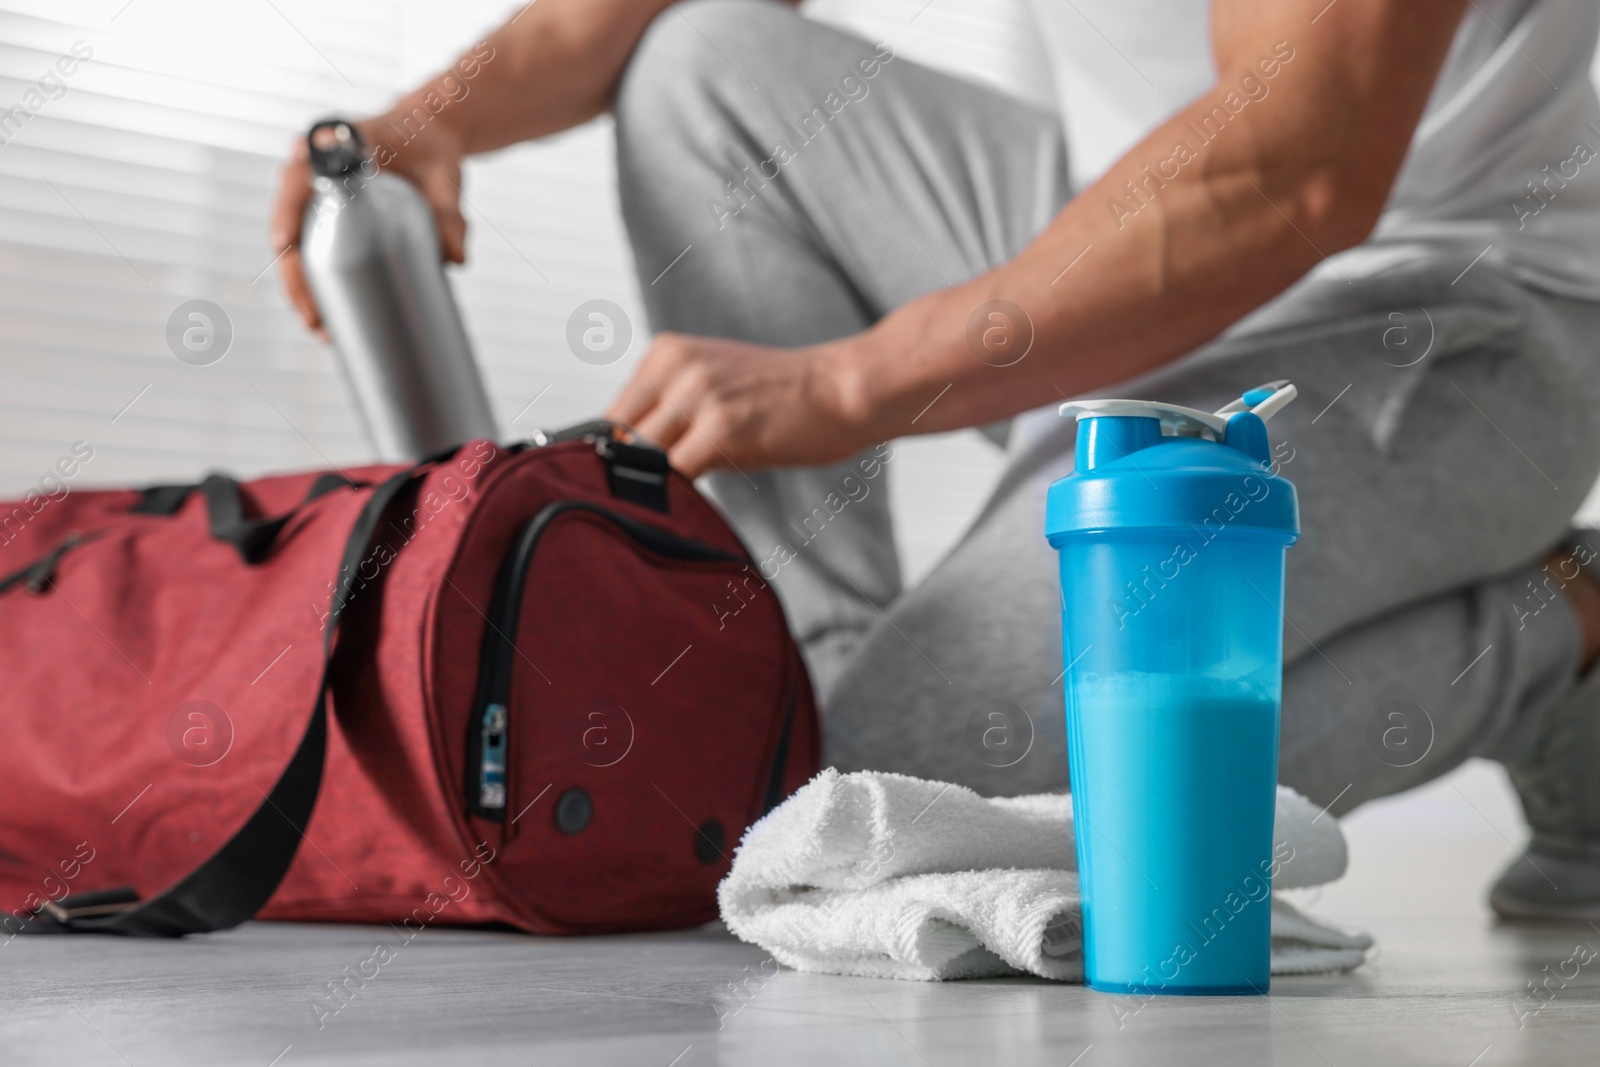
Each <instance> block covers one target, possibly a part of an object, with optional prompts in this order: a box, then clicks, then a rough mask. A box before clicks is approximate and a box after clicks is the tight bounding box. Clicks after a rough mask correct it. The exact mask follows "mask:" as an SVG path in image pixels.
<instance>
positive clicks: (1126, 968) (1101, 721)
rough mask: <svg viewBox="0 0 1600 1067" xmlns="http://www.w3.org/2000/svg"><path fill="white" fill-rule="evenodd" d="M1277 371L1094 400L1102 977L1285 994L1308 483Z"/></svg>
mask: <svg viewBox="0 0 1600 1067" xmlns="http://www.w3.org/2000/svg"><path fill="white" fill-rule="evenodd" d="M1294 395H1295V390H1294V386H1293V385H1290V384H1289V383H1288V382H1272V383H1269V384H1268V385H1264V386H1261V387H1259V388H1256V389H1252V390H1250V391H1249V392H1247V393H1245V394H1244V396H1243V397H1242V398H1240V399H1239V400H1236V401H1233V402H1232V403H1230V404H1228V405H1227V406H1225V407H1223V408H1222V409H1221V410H1220V411H1217V412H1215V413H1209V412H1203V411H1196V410H1194V409H1191V408H1184V407H1179V406H1177V405H1171V404H1151V403H1145V402H1143V401H1132V400H1091V401H1081V402H1075V403H1068V404H1064V405H1062V408H1061V413H1062V414H1063V415H1069V414H1070V415H1076V416H1077V419H1078V438H1077V451H1076V455H1075V464H1074V471H1073V473H1072V474H1070V475H1068V476H1067V477H1065V478H1062V479H1061V480H1059V481H1057V482H1056V483H1055V484H1054V485H1052V486H1051V487H1050V492H1049V496H1048V499H1047V503H1046V518H1045V524H1046V534H1047V535H1048V537H1049V540H1050V544H1051V545H1052V546H1053V547H1054V548H1055V549H1056V550H1057V552H1058V553H1059V555H1060V562H1061V599H1062V617H1061V622H1062V627H1061V629H1062V645H1063V648H1062V651H1063V655H1064V660H1063V662H1064V663H1065V664H1066V673H1065V683H1066V685H1065V688H1066V705H1067V708H1066V710H1067V745H1068V750H1069V758H1070V763H1071V773H1072V802H1073V821H1074V827H1075V831H1076V837H1077V850H1078V874H1079V883H1080V887H1081V889H1082V893H1083V918H1084V980H1085V981H1086V982H1087V983H1088V984H1089V985H1090V986H1092V987H1093V988H1095V989H1100V990H1107V991H1112V992H1126V993H1141V994H1150V993H1189V994H1216V993H1265V992H1266V991H1267V985H1268V951H1269V941H1270V932H1271V903H1270V895H1271V888H1272V886H1271V876H1272V874H1273V873H1274V872H1275V870H1276V867H1275V866H1274V864H1275V862H1276V861H1277V860H1281V859H1282V857H1278V858H1276V860H1275V857H1274V856H1273V854H1272V824H1273V808H1274V802H1275V798H1276V788H1277V779H1278V713H1279V706H1280V702H1281V698H1282V680H1283V629H1282V627H1283V618H1284V617H1283V571H1284V552H1285V551H1286V550H1287V549H1288V547H1289V546H1290V545H1292V544H1293V543H1294V542H1295V540H1296V538H1297V537H1298V536H1299V508H1298V505H1297V503H1296V499H1295V491H1294V486H1292V485H1291V484H1289V482H1288V481H1287V480H1285V479H1284V478H1281V477H1278V476H1277V475H1276V474H1275V473H1274V469H1273V463H1272V454H1271V448H1270V444H1269V442H1268V439H1267V429H1266V421H1265V420H1266V419H1267V418H1268V417H1269V416H1271V415H1272V414H1273V413H1274V412H1276V411H1277V410H1279V409H1280V408H1282V407H1283V406H1284V405H1285V404H1287V403H1288V402H1289V401H1290V400H1292V399H1293V398H1294Z"/></svg>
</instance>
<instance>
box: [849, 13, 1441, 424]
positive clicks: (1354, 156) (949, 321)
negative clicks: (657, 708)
mask: <svg viewBox="0 0 1600 1067" xmlns="http://www.w3.org/2000/svg"><path fill="white" fill-rule="evenodd" d="M1297 6H1298V5H1285V6H1283V7H1281V8H1277V9H1276V11H1275V12H1273V13H1272V14H1267V15H1262V14H1261V13H1260V12H1259V11H1257V10H1250V11H1244V10H1234V9H1246V8H1253V7H1254V4H1253V2H1252V0H1233V2H1232V3H1223V2H1220V0H1219V3H1218V5H1217V10H1216V18H1214V23H1218V24H1221V25H1222V26H1223V27H1224V31H1225V30H1226V22H1227V20H1228V19H1229V18H1230V17H1232V18H1235V19H1237V18H1242V17H1244V16H1246V15H1248V16H1250V17H1251V18H1256V19H1259V18H1271V17H1273V15H1274V14H1277V13H1278V12H1287V13H1288V14H1291V15H1294V16H1295V18H1294V20H1293V22H1292V24H1291V25H1292V26H1293V27H1295V28H1296V29H1295V33H1296V34H1297V35H1298V37H1297V39H1298V40H1299V41H1300V42H1301V43H1300V45H1299V47H1296V45H1295V44H1293V43H1291V42H1289V41H1288V40H1287V39H1286V38H1287V36H1289V34H1286V35H1285V38H1281V39H1278V40H1276V41H1274V40H1272V39H1271V38H1267V39H1262V38H1260V37H1259V36H1258V37H1256V38H1255V39H1254V40H1249V41H1247V42H1245V43H1242V44H1239V45H1237V46H1235V47H1233V48H1232V52H1231V54H1229V53H1225V54H1224V55H1223V56H1222V57H1220V58H1221V59H1225V60H1227V62H1222V61H1219V63H1218V69H1219V72H1220V73H1219V80H1218V83H1217V85H1216V86H1215V87H1214V88H1213V89H1212V90H1211V91H1209V92H1207V93H1205V94H1203V95H1202V96H1201V97H1200V98H1199V99H1198V100H1196V101H1195V102H1194V103H1193V104H1191V105H1190V106H1188V107H1186V108H1185V109H1184V110H1183V111H1181V112H1179V113H1178V114H1177V115H1175V116H1174V117H1173V118H1171V119H1170V120H1168V121H1167V122H1166V123H1165V124H1163V125H1162V126H1161V127H1159V128H1158V129H1157V130H1156V131H1155V132H1153V133H1152V134H1151V135H1150V136H1149V137H1147V138H1146V139H1145V140H1144V141H1143V142H1141V143H1140V144H1139V145H1138V146H1136V147H1135V148H1134V149H1133V150H1132V151H1130V152H1129V153H1128V154H1127V155H1126V156H1125V157H1123V159H1122V160H1120V161H1119V162H1118V163H1117V164H1116V165H1114V166H1113V167H1112V168H1111V169H1110V170H1109V171H1108V173H1107V174H1106V175H1105V176H1104V177H1103V178H1101V179H1100V180H1099V181H1098V182H1096V183H1095V184H1094V185H1092V186H1091V187H1089V188H1088V189H1086V190H1084V191H1083V192H1082V193H1081V194H1080V195H1078V196H1077V197H1076V198H1075V199H1074V200H1073V201H1072V202H1071V203H1069V204H1068V205H1067V206H1066V207H1065V208H1064V209H1063V210H1062V211H1061V213H1060V214H1059V215H1058V216H1057V217H1056V219H1055V221H1054V222H1052V224H1051V225H1050V227H1049V228H1048V229H1047V230H1046V231H1045V232H1044V233H1043V234H1042V235H1040V237H1038V238H1037V239H1036V240H1035V241H1034V242H1033V243H1032V244H1030V245H1029V246H1028V247H1027V248H1026V249H1025V250H1024V251H1023V252H1022V253H1021V254H1020V255H1019V256H1018V257H1017V258H1016V259H1015V260H1013V261H1012V262H1010V263H1008V264H1006V265H1005V266H1003V267H1000V268H998V269H996V270H993V271H990V272H988V273H986V274H983V275H980V276H979V277H977V278H975V279H973V280H972V281H970V282H967V283H965V284H963V285H959V286H955V287H952V288H950V289H945V290H941V291H938V292H935V293H931V294H928V295H927V296H924V297H921V298H919V299H917V300H915V301H912V302H910V303H908V304H906V305H905V306H903V307H902V308H900V309H898V310H896V311H894V312H893V313H891V314H889V315H888V316H886V317H885V318H884V319H883V320H882V321H881V322H880V323H879V324H878V325H877V326H875V327H874V328H872V329H871V330H869V331H867V332H866V333H864V334H860V335H857V336H856V337H854V338H850V339H847V340H846V341H844V342H841V343H840V344H839V345H838V346H836V347H835V349H834V350H833V351H832V352H831V353H830V357H831V358H832V359H834V360H835V361H836V365H837V366H836V373H837V374H838V375H839V377H840V379H841V381H842V385H841V394H842V396H841V399H840V403H841V404H843V405H844V406H845V408H846V410H847V411H848V412H849V413H850V417H852V418H853V419H859V420H862V421H863V422H864V423H866V424H868V425H866V426H865V427H864V433H863V437H864V438H866V439H880V438H882V437H885V436H892V435H895V434H902V433H908V432H912V433H915V432H931V431H936V430H941V429H955V428H959V427H964V426H974V425H982V424H984V423H987V422H990V421H993V420H995V419H999V418H1004V417H1006V416H1009V415H1013V414H1016V413H1018V412H1020V411H1025V410H1028V409H1030V408H1033V407H1037V406H1039V405H1042V404H1046V403H1049V402H1051V401H1054V400H1060V399H1062V398H1063V397H1066V396H1072V395H1078V394H1082V393H1084V392H1088V391H1092V390H1096V389H1099V388H1102V387H1104V386H1107V385H1110V384H1113V383H1115V382H1118V381H1123V380H1125V379H1128V378H1131V377H1134V376H1136V375H1139V374H1142V373H1144V372H1146V371H1149V370H1151V369H1154V368H1156V367H1159V366H1161V365H1163V364H1165V363H1167V362H1170V361H1171V360H1173V359H1176V358H1178V357H1179V356H1181V355H1183V354H1185V353H1187V352H1189V351H1192V350H1193V349H1194V348H1196V347H1198V346H1199V345H1201V344H1203V343H1205V342H1206V341H1208V340H1210V339H1212V338H1214V337H1215V336H1216V335H1217V334H1218V333H1220V332H1221V331H1223V330H1224V329H1226V328H1227V327H1228V326H1229V325H1231V324H1232V323H1234V322H1235V321H1237V320H1238V319H1239V318H1240V317H1242V316H1243V315H1245V314H1247V313H1248V312H1250V311H1252V310H1254V309H1255V308H1257V307H1259V306H1260V305H1262V304H1263V303H1265V302H1266V301H1268V300H1270V299H1271V298H1272V297H1274V296H1276V295H1277V294H1278V293H1280V292H1282V291H1283V290H1284V289H1286V288H1287V287H1288V286H1289V285H1290V284H1291V283H1293V282H1294V281H1295V280H1296V279H1297V278H1299V277H1301V276H1302V275H1303V274H1305V272H1306V271H1308V270H1309V269H1310V268H1311V267H1313V266H1315V265H1316V264H1317V263H1318V262H1319V261H1320V260H1321V259H1322V258H1323V257H1324V256H1327V255H1331V254H1332V253H1334V252H1336V251H1340V250H1342V249H1344V248H1348V247H1351V246H1352V245H1355V244H1357V243H1359V242H1360V241H1361V240H1363V239H1364V238H1365V237H1366V235H1367V234H1368V233H1369V232H1370V230H1371V228H1372V226H1373V225H1374V224H1375V223H1376V221H1377V219H1378V217H1379V215H1380V214H1381V211H1382V207H1383V204H1384V202H1385V200H1386V198H1387V193H1388V189H1389V187H1390V185H1391V183H1392V180H1393V177H1394V175H1395V174H1396V173H1397V172H1398V169H1399V166H1400V163H1401V161H1402V160H1403V158H1404V155H1405V151H1406V148H1407V146H1408V144H1409V141H1410V135H1411V131H1412V130H1413V129H1414V127H1415V124H1416V121H1417V118H1418V117H1419V116H1420V114H1421V111H1422V107H1423V105H1424V104H1425V102H1426V99H1427V96H1428V92H1429V89H1430V87H1431V85H1432V82H1433V79H1434V77H1435V76H1436V73H1437V70H1438V67H1439V65H1440V64H1441V63H1442V62H1443V59H1444V55H1445V52H1446V51H1447V49H1448V46H1449V42H1450V40H1451V39H1452V37H1453V34H1454V27H1455V24H1456V22H1457V21H1459V10H1460V7H1461V6H1462V5H1461V3H1460V2H1459V0H1416V2H1415V5H1414V7H1412V8H1410V9H1405V8H1402V7H1401V6H1400V5H1398V4H1391V5H1385V3H1384V2H1383V0H1365V2H1362V3H1347V4H1341V5H1340V6H1339V7H1336V8H1333V9H1332V10H1331V12H1330V13H1329V14H1328V15H1327V16H1326V17H1325V18H1324V19H1323V20H1322V24H1320V25H1311V24H1310V23H1309V15H1307V16H1306V17H1305V18H1300V17H1299V15H1300V14H1301V12H1297V11H1295V8H1296V7H1297ZM1313 6H1314V7H1319V6H1321V5H1313ZM1315 13H1316V12H1315V10H1311V11H1310V14H1311V15H1314V14H1315ZM1341 20H1342V21H1341ZM1341 38H1342V39H1341ZM1367 41H1376V42H1382V43H1381V45H1379V46H1375V47H1374V48H1372V49H1363V48H1362V47H1361V46H1362V44H1363V42H1367ZM1385 53H1387V54H1385ZM1352 56H1354V57H1356V58H1352ZM1267 71H1271V72H1272V74H1271V75H1270V76H1268V74H1267V73H1266V72H1267ZM1246 76H1249V77H1251V78H1252V79H1253V80H1252V81H1251V82H1250V83H1248V85H1249V86H1250V90H1253V92H1251V91H1248V90H1246V89H1245V88H1244V87H1243V86H1242V84H1241V82H1242V79H1243V78H1245V77H1246ZM1257 96H1259V99H1257V98H1256V97H1257ZM1230 97H1231V98H1232V99H1229V98H1230ZM1241 102H1242V103H1241ZM1214 109H1215V110H1214ZM1180 146H1181V147H1180ZM1130 183H1131V184H1130ZM996 301H1003V302H1006V303H1008V304H1011V305H1015V306H1016V307H1018V308H1020V309H1021V310H1022V312H1023V313H1024V314H1025V315H1026V320H1025V321H1023V322H1017V323H1008V322H1007V321H1006V318H1007V316H1006V312H1005V311H1004V309H1003V308H993V302H996ZM992 308H993V310H995V311H996V313H997V314H999V315H1001V316H1002V317H1001V318H998V319H994V320H993V321H992V322H990V321H989V320H988V319H987V318H986V313H987V311H989V310H990V309H992ZM1012 317H1014V316H1012ZM1008 326H1009V327H1011V328H1012V329H1013V331H1014V333H1013V336H1012V338H1011V339H1010V340H1009V342H1008V343H1011V344H1015V343H1016V340H1015V337H1016V333H1015V331H1018V330H1020V331H1023V332H1025V331H1026V330H1028V329H1030V328H1031V331H1032V345H1031V348H1030V349H1029V351H1028V353H1027V355H1026V357H1025V358H1023V359H1021V361H1020V362H1016V363H1014V364H1012V365H1009V366H996V365H995V364H997V363H1003V362H1005V361H1006V357H1005V353H1004V352H1003V351H997V352H994V353H993V354H992V355H991V353H989V352H987V351H985V350H984V349H983V347H982V335H983V333H984V331H985V330H986V329H991V328H993V329H1005V328H1007V327H1008ZM994 336H996V337H997V338H998V337H999V336H1000V335H998V334H996V335H994ZM975 344H976V346H977V347H976V348H975V347H974V346H975ZM936 397H937V398H938V399H937V402H934V401H935V398H936ZM930 403H931V405H932V406H931V407H930V406H929V405H930ZM913 420H915V426H914V427H913V426H912V422H913Z"/></svg>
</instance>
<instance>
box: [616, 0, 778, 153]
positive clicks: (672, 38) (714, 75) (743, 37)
mask: <svg viewBox="0 0 1600 1067" xmlns="http://www.w3.org/2000/svg"><path fill="white" fill-rule="evenodd" d="M797 18H798V16H797V15H795V14H794V13H793V12H792V11H790V10H789V9H787V8H784V7H781V6H779V5H778V4H776V3H772V2H770V0H686V2H684V3H675V4H672V5H670V6H669V7H668V8H667V9H666V10H665V11H663V12H662V13H661V14H660V15H658V16H657V17H656V19H655V21H654V22H652V23H651V24H650V27H649V28H648V29H647V30H646V31H645V33H644V36H643V37H641V38H640V40H639V44H638V47H636V48H635V49H634V52H633V57H632V58H631V59H630V60H629V61H628V67H627V70H626V71H625V72H624V74H623V78H622V82H621V84H620V85H619V86H618V89H617V99H616V115H617V126H618V132H619V135H623V136H634V135H636V134H641V133H645V132H647V131H649V130H652V129H655V130H660V129H662V128H663V127H664V126H678V125H687V123H685V120H693V119H694V118H696V117H698V116H700V115H703V114H704V113H705V111H706V110H707V108H706V105H707V103H709V102H713V101H715V100H716V99H717V98H719V97H723V96H725V94H726V93H727V92H729V91H730V90H731V91H737V89H738V87H739V86H744V88H745V89H747V90H750V91H752V92H753V91H754V90H753V89H752V88H751V87H750V86H749V84H748V83H747V82H746V81H745V75H744V74H743V73H742V72H743V71H744V70H746V69H748V68H749V67H752V66H753V67H757V68H759V66H760V64H761V62H762V60H761V55H760V54H761V52H762V51H763V50H764V45H765V43H766V42H770V41H772V40H774V39H776V33H779V32H781V27H783V26H784V25H785V24H786V23H789V22H792V20H795V19H797ZM718 110H720V109H718Z"/></svg>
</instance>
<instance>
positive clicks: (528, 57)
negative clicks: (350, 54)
mask: <svg viewBox="0 0 1600 1067" xmlns="http://www.w3.org/2000/svg"><path fill="white" fill-rule="evenodd" d="M669 3H670V0H537V2H536V3H530V4H528V5H527V6H526V7H523V8H521V9H520V10H519V11H518V13H517V14H515V15H513V16H512V17H511V18H510V19H509V20H508V21H507V22H506V23H505V24H504V25H502V26H501V27H500V28H499V29H497V30H495V31H494V32H493V33H492V34H490V35H489V36H488V38H487V39H485V40H484V41H483V42H482V43H481V44H479V45H476V46H474V47H473V48H471V49H468V50H467V51H466V52H465V53H463V54H462V57H461V59H460V60H459V61H458V62H457V63H455V64H453V65H452V66H451V67H450V68H448V69H447V70H446V71H444V72H443V73H442V74H440V75H438V76H437V77H434V78H432V79H430V80H429V81H427V82H425V83H424V84H423V85H421V86H419V87H418V88H417V89H416V90H414V91H413V92H411V93H408V94H407V95H406V96H404V97H401V98H400V100H398V101H396V103H395V105H394V107H393V108H391V109H390V111H389V112H388V113H387V114H385V115H382V116H378V118H377V119H376V120H374V123H373V124H372V125H373V128H374V136H376V137H377V138H378V139H379V140H380V141H381V142H384V143H387V144H388V145H389V146H390V148H391V149H392V150H395V151H398V150H399V147H400V145H401V144H403V143H405V142H407V141H409V139H410V138H411V137H413V136H416V135H417V133H418V132H419V131H420V130H421V129H422V128H423V127H424V126H426V127H428V128H430V129H431V130H433V131H436V133H435V134H434V135H435V136H445V137H449V138H451V139H452V140H453V141H454V142H455V144H456V146H457V147H458V148H459V150H460V152H461V154H463V155H471V154H473V153H475V152H487V151H491V150H493V149H496V148H503V147H505V146H506V145H510V144H515V143H517V142H519V141H526V140H529V139H531V138H535V137H542V136H545V135H547V134H551V133H555V132H557V131H560V130H565V129H569V128H571V127H573V126H577V125H579V124H581V123H584V122H587V121H588V120H589V119H592V118H594V117H595V116H596V115H599V114H600V113H601V112H603V111H605V110H606V109H607V108H608V107H610V106H611V99H612V96H613V95H614V94H615V92H616V87H617V83H618V81H620V80H621V78H622V72H623V70H624V69H625V68H626V67H627V64H628V59H629V57H631V56H632V55H633V51H634V49H635V48H636V47H637V46H638V43H639V39H640V38H641V37H642V36H643V35H644V31H645V30H646V29H647V28H648V27H649V25H650V23H651V21H652V20H653V19H654V18H655V17H656V16H657V15H658V14H660V13H661V12H662V11H663V10H664V9H665V8H666V7H667V6H668V4H669ZM382 162H383V160H381V159H380V160H379V163H380V164H382Z"/></svg>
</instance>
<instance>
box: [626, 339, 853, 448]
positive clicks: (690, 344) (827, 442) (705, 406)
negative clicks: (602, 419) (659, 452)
mask: <svg viewBox="0 0 1600 1067" xmlns="http://www.w3.org/2000/svg"><path fill="white" fill-rule="evenodd" d="M846 358H848V357H847V356H846V354H845V353H844V351H843V350H842V349H840V348H839V347H837V346H833V345H817V346H814V347H811V348H794V349H788V348H768V347H765V346H763V345H752V344H746V343H744V342H742V341H726V340H721V339H718V338H711V337H690V336H687V335H684V334H672V333H664V334H658V335H657V336H656V338H655V341H654V343H653V344H651V346H650V351H648V352H647V353H645V357H644V359H643V361H641V362H640V364H639V367H638V369H637V370H636V371H635V372H634V375H633V378H632V379H631V380H630V381H629V382H628V384H627V386H625V387H624V388H623V390H622V392H621V394H620V395H619V396H618V397H617V399H616V400H615V401H613V402H612V404H611V407H610V409H609V410H608V411H607V412H606V417H607V418H610V419H614V420H615V421H617V422H620V423H623V424H625V425H627V426H631V427H632V428H633V429H634V431H635V432H637V433H638V434H639V435H640V436H642V437H645V438H648V439H649V440H651V441H654V442H656V443H657V444H660V445H661V446H662V447H663V448H665V449H666V450H667V456H668V458H669V459H670V460H671V461H672V465H673V467H674V468H676V469H677V470H678V471H680V472H682V473H683V474H685V475H687V476H688V477H690V478H694V477H696V476H698V475H700V474H701V473H702V472H704V471H707V470H711V469H713V468H718V467H732V468H735V469H741V470H742V469H746V468H748V469H752V470H754V469H760V468H766V467H798V466H808V467H810V466H821V465H823V464H827V463H834V462H837V461H839V460H842V459H847V458H849V457H850V456H852V455H854V454H855V453H856V452H858V451H860V450H861V449H862V448H865V447H866V446H867V445H869V444H871V443H872V438H871V437H870V434H868V433H867V431H866V430H865V428H864V426H862V424H860V423H859V422H858V420H856V419H854V418H852V417H851V416H850V415H849V413H848V411H847V406H846V404H845V390H844V383H845V382H847V381H848V380H849V376H848V373H847V371H848V369H849V368H848V367H847V366H845V365H844V364H843V360H844V359H846Z"/></svg>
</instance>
